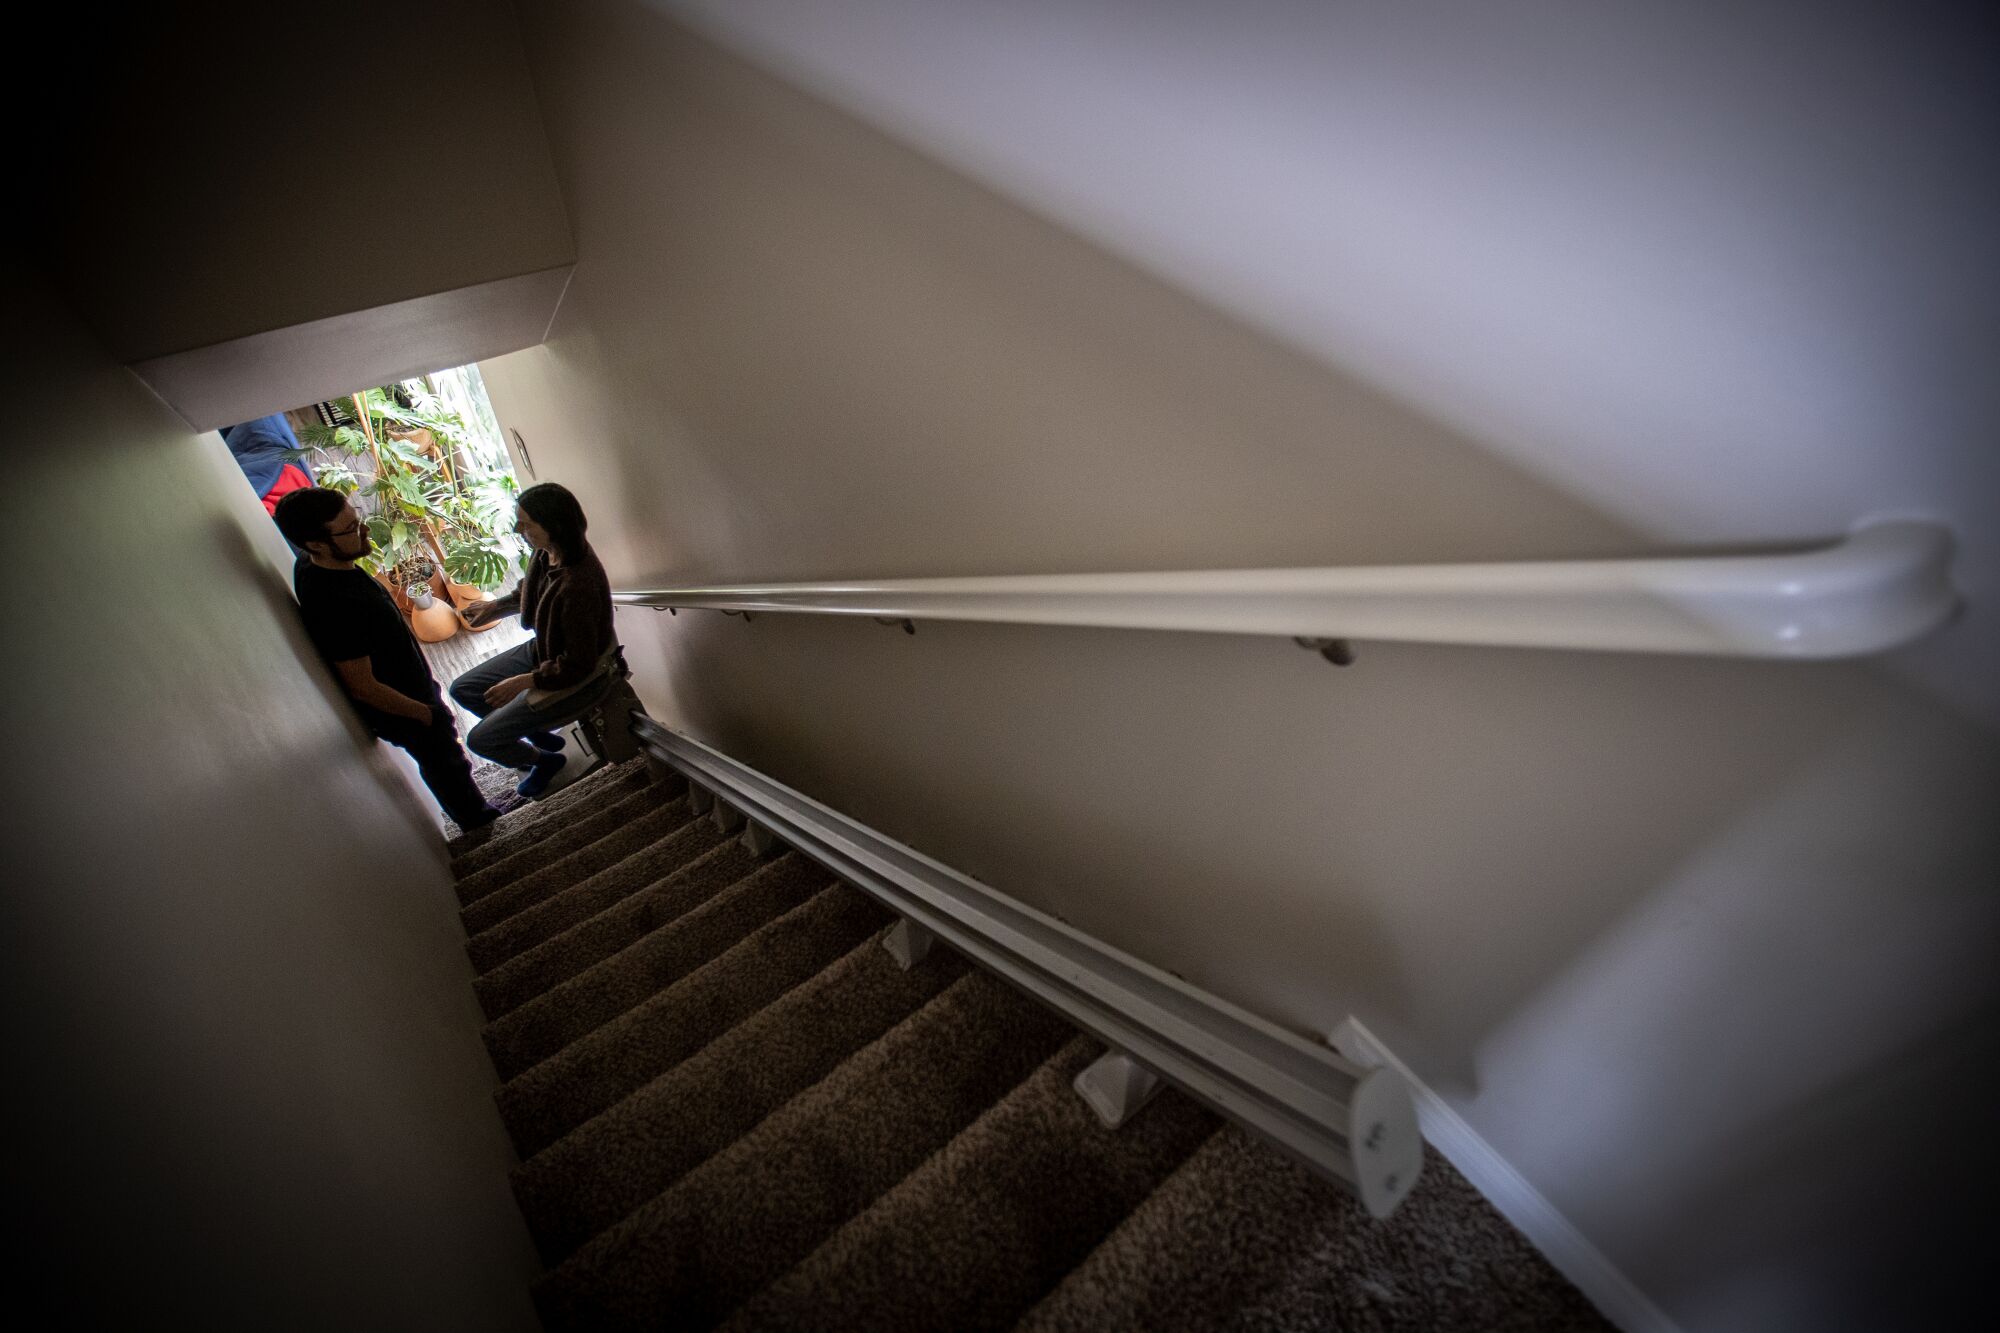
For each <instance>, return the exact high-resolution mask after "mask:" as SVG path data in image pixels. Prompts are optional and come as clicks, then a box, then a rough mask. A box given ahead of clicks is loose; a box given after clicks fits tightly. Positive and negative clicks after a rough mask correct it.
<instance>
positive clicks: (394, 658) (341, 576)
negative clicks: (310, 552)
mask: <svg viewBox="0 0 2000 1333" xmlns="http://www.w3.org/2000/svg"><path fill="white" fill-rule="evenodd" d="M292 591H293V592H295V593H297V594H298V599H299V611H300V613H301V615H303V617H304V618H305V622H306V633H307V634H308V635H310V636H311V638H312V641H313V646H314V647H315V648H317V649H319V651H320V655H321V656H322V657H324V658H326V660H327V662H328V664H329V665H331V664H332V663H335V662H351V661H353V660H354V659H355V658H357V657H365V658H367V659H368V662H369V666H370V667H371V668H372V669H373V670H374V672H375V679H377V680H379V681H381V682H382V683H383V684H384V685H387V686H388V687H389V688H390V689H392V690H395V691H396V692H397V693H399V694H407V695H409V696H410V697H411V698H412V699H418V700H422V701H423V702H425V703H433V704H434V703H437V702H438V701H439V696H438V687H437V682H436V681H435V680H433V679H432V678H431V669H430V666H429V664H428V663H426V662H425V661H424V654H423V650H422V649H420V648H418V647H417V638H416V635H414V634H412V633H410V627H409V625H408V624H407V623H406V622H405V621H404V620H403V615H402V612H400V611H398V610H397V609H396V603H395V602H394V601H392V600H390V597H389V593H388V590H387V589H385V588H384V587H383V586H382V585H381V584H379V583H377V582H376V581H375V580H374V579H372V578H370V577H369V576H368V575H367V574H364V573H362V572H361V571H360V570H359V569H325V568H322V567H321V566H319V565H315V564H314V563H313V562H312V561H310V560H308V559H306V558H304V557H303V556H302V557H300V558H299V561H298V563H297V564H295V565H293V566H292ZM354 707H355V709H356V711H358V712H359V713H360V714H361V718H362V720H363V721H364V722H366V723H368V725H369V727H370V728H371V729H373V730H375V731H377V732H379V731H380V730H381V727H380V725H379V724H380V723H382V722H385V721H389V722H391V723H392V725H393V722H394V721H395V720H396V719H393V718H392V715H391V714H388V713H384V712H381V711H380V710H378V709H374V708H370V707H369V706H368V705H367V704H364V703H362V702H360V701H359V700H356V701H355V702H354Z"/></svg>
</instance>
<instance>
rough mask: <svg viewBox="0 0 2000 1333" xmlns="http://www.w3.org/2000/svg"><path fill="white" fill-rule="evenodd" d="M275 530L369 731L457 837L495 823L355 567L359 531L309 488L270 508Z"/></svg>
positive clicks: (429, 683) (422, 674)
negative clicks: (294, 553)
mask: <svg viewBox="0 0 2000 1333" xmlns="http://www.w3.org/2000/svg"><path fill="white" fill-rule="evenodd" d="M272 517H274V518H276V519H277V521H278V530H279V531H280V532H282V533H284V534H285V537H286V539H287V540H288V541H290V542H291V543H292V545H294V546H296V547H298V548H299V549H300V550H301V551H304V552H305V554H304V555H302V556H300V557H299V560H298V563H297V564H296V565H294V566H293V567H292V590H293V591H294V592H295V593H296V594H297V595H298V599H299V612H300V614H301V615H302V616H303V618H304V619H305V622H306V633H307V634H308V635H310V636H311V638H312V641H313V646H314V647H316V648H318V649H319V651H320V655H321V656H322V657H324V658H326V660H327V662H328V664H329V665H331V666H332V667H333V671H334V674H335V675H336V676H338V677H339V678H340V685H341V688H342V689H343V690H345V691H346V692H347V697H348V698H349V699H351V700H353V701H354V710H355V711H356V712H357V713H359V714H361V720H362V721H363V722H364V723H366V724H367V726H368V729H369V730H370V731H371V732H373V733H374V734H375V735H376V736H377V737H379V738H380V739H382V740H385V741H388V742H389V743H390V744H391V745H400V746H402V747H403V749H404V750H406V751H408V752H409V755H410V757H411V758H412V759H414V760H416V761H417V769H418V771H419V772H420V773H422V774H423V779H424V785H425V786H427V787H429V788H430V789H431V795H433V796H435V797H437V801H438V804H439V805H440V806H442V807H444V812H445V813H446V814H448V815H450V816H451V818H452V820H453V821H454V822H455V823H456V824H457V825H458V826H459V827H460V828H462V829H466V830H468V831H470V830H472V829H476V828H483V827H485V826H486V825H488V824H491V823H492V822H493V821H494V820H496V819H498V818H499V817H500V813H501V812H500V811H499V810H496V809H495V808H494V807H492V806H491V805H488V804H487V802H486V797H485V796H484V795H482V794H481V793H480V790H479V788H478V787H477V786H475V785H474V784H473V781H472V764H471V763H470V761H468V760H467V759H466V757H465V751H464V750H462V749H460V748H459V745H458V730H457V728H456V727H454V726H453V725H452V720H451V711H450V710H449V709H447V708H446V707H445V706H444V699H443V697H442V696H441V695H440V694H439V693H438V686H437V681H436V680H434V679H432V677H431V669H430V664H429V663H427V662H425V661H424V655H423V652H422V650H421V649H419V648H418V647H417V640H416V636H415V635H413V634H411V633H410V627H409V625H408V624H406V623H405V622H404V620H403V617H402V614H401V613H400V612H398V611H397V610H396V604H395V603H394V602H393V601H391V600H390V599H389V594H388V592H387V591H386V590H385V589H384V588H383V587H382V585H381V584H380V583H377V582H376V581H375V580H374V579H373V578H371V577H369V575H368V574H367V573H366V572H364V571H363V570H361V569H359V568H357V567H356V565H355V562H356V561H357V560H359V559H360V558H361V557H362V556H364V555H367V554H368V549H369V541H368V528H367V526H366V525H365V524H364V523H363V522H362V521H361V515H360V514H358V513H356V512H355V509H354V506H353V505H351V504H349V503H348V501H347V497H346V496H344V495H342V494H341V493H340V492H338V491H330V490H327V489H325V488H324V487H319V486H313V487H308V488H307V489H305V490H298V491H293V492H291V493H290V494H289V495H287V496H285V497H284V498H283V499H281V500H280V501H279V502H278V506H277V509H276V511H275V512H274V513H273V515H272Z"/></svg>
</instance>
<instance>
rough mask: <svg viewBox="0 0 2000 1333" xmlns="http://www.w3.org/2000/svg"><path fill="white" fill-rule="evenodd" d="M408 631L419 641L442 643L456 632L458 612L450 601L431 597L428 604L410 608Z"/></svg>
mask: <svg viewBox="0 0 2000 1333" xmlns="http://www.w3.org/2000/svg"><path fill="white" fill-rule="evenodd" d="M410 632H411V633H412V634H414V635H416V636H417V641H418V642H419V643H442V642H444V641H445V640H446V639H449V638H450V637H451V636H452V635H454V634H456V633H458V612H457V610H456V609H454V608H453V607H452V604H451V603H450V602H446V601H442V600H440V599H438V598H436V597H433V598H431V599H430V605H429V606H419V607H413V608H412V609H411V611H410Z"/></svg>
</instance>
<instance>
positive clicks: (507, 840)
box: [451, 761, 685, 880]
mask: <svg viewBox="0 0 2000 1333" xmlns="http://www.w3.org/2000/svg"><path fill="white" fill-rule="evenodd" d="M507 771H508V772H510V773H513V775H514V780H515V781H516V782H519V781H520V777H521V775H520V773H519V772H518V771H516V770H513V769H509V770H507ZM684 783H685V779H683V778H682V777H681V775H680V774H678V773H674V774H672V775H671V776H670V777H669V778H667V779H666V780H664V781H661V782H658V783H655V782H654V781H653V777H652V775H651V774H650V773H649V772H648V771H647V769H646V766H645V764H643V763H641V762H638V761H634V762H632V763H629V764H618V765H602V764H600V765H599V766H598V767H596V768H593V769H592V770H590V772H589V773H587V774H585V775H584V776H583V777H581V778H578V779H577V780H576V781H575V782H572V783H570V784H569V785H567V786H564V787H559V788H557V789H556V790H555V791H554V792H551V793H550V794H549V795H547V796H545V797H543V798H542V799H541V800H539V801H525V802H521V803H520V804H518V805H516V806H515V807H514V808H513V809H512V810H509V811H508V812H507V813H506V814H504V815H502V816H501V817H500V818H499V819H498V820H497V821H495V822H494V823H493V824H492V825H491V826H490V827H488V828H485V829H482V830H480V831H479V832H478V833H477V834H474V835H472V839H471V840H470V841H469V842H468V841H467V839H465V838H458V839H454V840H453V844H452V845H453V846H454V847H456V846H457V845H458V844H459V843H465V844H466V845H465V847H464V850H462V851H456V850H455V851H454V852H453V854H452V858H451V870H452V877H453V878H454V879H461V880H462V879H465V878H466V877H468V876H470V875H474V874H477V873H478V872H479V871H481V870H484V869H485V868H486V867H487V866H489V865H492V864H493V863H494V862H495V861H498V860H500V859H502V858H503V857H507V856H511V855H513V854H514V853H515V852H517V851H519V850H520V849H521V848H523V847H528V846H532V845H533V844H535V843H537V842H540V841H541V840H543V839H544V838H548V837H550V836H552V835H554V834H557V833H560V832H561V831H562V830H563V829H564V828H566V827H568V825H569V824H570V822H571V821H572V820H575V819H581V818H583V817H585V816H587V815H589V814H591V813H592V812H594V811H597V810H601V809H604V808H605V807H606V806H609V805H615V804H616V803H617V802H619V801H621V800H623V799H624V798H625V797H627V796H630V795H632V794H633V793H634V792H638V791H641V790H644V789H645V788H646V787H648V786H655V785H657V786H659V787H661V788H662V789H664V790H665V791H666V793H667V795H668V797H669V798H671V797H673V796H677V795H679V794H680V791H681V789H682V787H683V785H684Z"/></svg>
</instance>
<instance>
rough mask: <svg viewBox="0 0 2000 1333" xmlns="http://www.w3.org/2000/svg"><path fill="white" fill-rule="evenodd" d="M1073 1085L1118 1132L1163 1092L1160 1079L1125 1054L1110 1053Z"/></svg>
mask: <svg viewBox="0 0 2000 1333" xmlns="http://www.w3.org/2000/svg"><path fill="white" fill-rule="evenodd" d="M1070 1086H1071V1087H1073V1088H1075V1089H1076V1092H1077V1096H1079V1097H1081V1098H1083V1100H1084V1104H1085V1105H1086V1106H1088V1107H1090V1109H1091V1110H1093V1111H1095V1112H1096V1113H1097V1118H1098V1119H1099V1120H1102V1121H1103V1122H1104V1127H1105V1128H1106V1129H1116V1128H1118V1127H1119V1126H1120V1125H1122V1124H1124V1123H1125V1122H1126V1121H1127V1120H1130V1119H1131V1118H1132V1117H1133V1116H1134V1115H1136V1114H1137V1113H1138V1111H1139V1108H1140V1107H1142V1106H1144V1105H1145V1104H1146V1103H1147V1102H1149V1101H1151V1100H1152V1099H1153V1094H1154V1093H1156V1092H1158V1091H1159V1090H1160V1076H1159V1075H1158V1074H1155V1073H1154V1072H1153V1071H1152V1070H1150V1069H1147V1068H1145V1067H1144V1066H1143V1065H1141V1064H1139V1063H1138V1062H1137V1061H1136V1060H1134V1059H1133V1058H1132V1057H1131V1056H1129V1055H1127V1054H1125V1053H1124V1052H1123V1051H1106V1052H1105V1053H1104V1054H1103V1055H1100V1056H1098V1057H1097V1058H1096V1059H1095V1060H1093V1061H1091V1063H1090V1065H1089V1067H1088V1068H1086V1069H1085V1070H1084V1071H1083V1072H1082V1073H1081V1074H1078V1075H1077V1076H1076V1080H1075V1082H1073V1083H1072V1084H1071V1085H1070Z"/></svg>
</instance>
